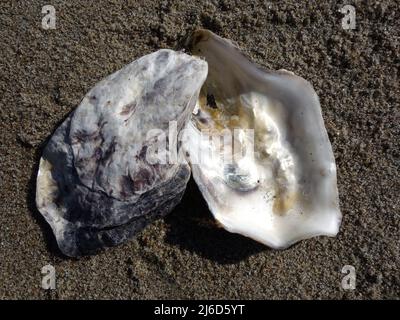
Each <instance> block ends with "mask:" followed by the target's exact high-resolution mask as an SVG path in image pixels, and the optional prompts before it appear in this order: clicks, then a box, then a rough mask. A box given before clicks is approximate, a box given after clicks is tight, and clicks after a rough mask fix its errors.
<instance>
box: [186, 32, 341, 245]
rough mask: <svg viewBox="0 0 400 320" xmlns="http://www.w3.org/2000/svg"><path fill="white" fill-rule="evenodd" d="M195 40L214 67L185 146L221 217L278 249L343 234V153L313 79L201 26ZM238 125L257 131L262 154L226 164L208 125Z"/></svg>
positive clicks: (217, 130) (242, 138)
mask: <svg viewBox="0 0 400 320" xmlns="http://www.w3.org/2000/svg"><path fill="white" fill-rule="evenodd" d="M190 46H191V51H192V53H193V54H194V55H198V56H201V57H204V58H205V60H206V61H207V63H208V68H209V73H208V77H207V80H206V82H205V84H204V86H203V88H202V92H201V94H200V98H199V101H198V104H197V106H196V111H195V113H194V114H193V116H192V121H191V123H190V124H189V125H188V128H187V129H186V132H185V135H184V137H185V140H186V143H185V144H184V145H185V148H186V150H187V152H188V154H189V159H190V162H191V167H192V173H193V176H194V179H195V181H196V182H197V184H198V186H199V189H200V191H201V192H202V194H203V196H204V198H205V199H206V201H207V203H208V205H209V208H210V210H211V212H212V213H213V215H214V216H215V218H216V219H217V220H218V221H219V222H220V224H221V225H222V226H223V227H224V228H225V229H226V230H228V231H230V232H235V233H239V234H242V235H244V236H247V237H250V238H253V239H254V240H256V241H259V242H261V243H263V244H265V245H268V246H270V247H272V248H286V247H288V246H290V245H291V244H293V243H295V242H297V241H299V240H302V239H305V238H309V237H313V236H318V235H327V236H335V235H336V234H337V232H338V230H339V226H340V222H341V212H340V209H339V201H338V191H337V185H336V166H335V159H334V156H333V152H332V148H331V145H330V142H329V139H328V135H327V132H326V129H325V127H324V123H323V119H322V115H321V108H320V103H319V99H318V96H317V94H316V93H315V91H314V89H313V88H312V86H311V84H310V83H309V82H307V81H306V80H304V79H303V78H301V77H298V76H296V75H294V74H293V73H290V72H285V71H278V72H273V71H263V70H261V69H260V68H259V67H257V66H256V65H255V64H253V63H251V62H250V61H249V60H248V59H247V58H245V57H244V56H243V55H242V54H241V53H240V52H239V51H238V49H237V48H236V47H235V46H233V45H232V43H231V42H229V41H228V40H226V39H223V38H221V37H218V36H216V35H215V34H213V33H211V32H209V31H206V30H198V31H196V32H195V33H194V35H193V37H192V40H191V44H190ZM234 128H241V129H254V132H253V133H254V140H253V139H250V140H251V141H252V142H253V145H252V146H253V147H254V151H255V152H254V155H253V156H252V154H251V153H250V154H249V153H246V154H245V156H243V157H241V158H240V157H239V160H237V161H236V160H235V158H233V161H232V162H231V163H226V161H224V158H223V157H222V154H223V151H221V148H220V145H219V144H218V143H213V142H212V141H211V142H210V141H208V140H205V139H204V137H203V138H202V134H201V132H203V133H204V131H201V130H208V133H210V135H211V136H214V137H215V136H218V135H220V134H221V132H222V130H224V129H230V130H232V129H234ZM239 132H240V131H239ZM250 138H251V136H250ZM246 139H249V136H247V135H243V134H239V135H238V136H237V137H236V138H234V140H233V141H234V144H235V143H238V144H239V145H242V146H244V147H246V146H247V148H248V146H249V145H250V146H251V143H250V144H248V143H246ZM250 140H249V141H250ZM215 141H218V139H217V140H215ZM249 141H247V142H249ZM251 141H250V142H251ZM249 150H250V149H249ZM215 155H217V156H215Z"/></svg>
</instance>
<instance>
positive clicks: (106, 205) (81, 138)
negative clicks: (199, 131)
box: [36, 50, 207, 256]
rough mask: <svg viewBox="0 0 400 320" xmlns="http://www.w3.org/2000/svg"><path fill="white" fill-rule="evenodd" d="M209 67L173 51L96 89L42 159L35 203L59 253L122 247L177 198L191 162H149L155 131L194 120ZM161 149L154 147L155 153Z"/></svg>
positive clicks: (151, 57)
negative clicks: (54, 238)
mask: <svg viewBox="0 0 400 320" xmlns="http://www.w3.org/2000/svg"><path fill="white" fill-rule="evenodd" d="M206 75H207V63H206V62H204V61H203V60H201V59H199V58H195V57H192V56H189V55H187V54H184V53H180V52H175V51H172V50H159V51H157V52H155V53H152V54H149V55H146V56H144V57H142V58H140V59H138V60H136V61H134V62H132V63H130V64H129V65H127V66H125V67H124V68H122V69H121V70H119V71H117V72H115V73H114V74H112V75H110V76H108V77H107V78H105V79H104V80H102V81H101V82H99V83H98V84H97V85H96V86H95V87H94V88H92V89H91V90H90V91H89V92H88V93H87V95H86V96H85V97H84V98H83V100H82V102H81V103H80V105H79V107H78V108H77V109H76V110H75V111H74V112H73V113H71V115H70V116H69V117H68V118H67V119H66V120H65V121H64V123H63V124H62V125H61V126H60V127H59V128H58V129H57V130H56V131H55V133H54V135H53V136H52V138H51V139H50V141H49V143H48V144H47V146H46V148H45V150H44V152H43V156H42V158H41V160H40V167H39V173H38V177H37V193H36V203H37V207H38V209H39V211H40V212H41V213H42V214H43V216H44V217H45V219H46V220H47V222H48V223H49V224H50V226H51V227H52V229H53V232H54V234H55V236H56V239H57V242H58V245H59V247H60V249H61V251H62V252H63V253H64V254H66V255H69V256H80V255H83V254H88V253H92V252H95V251H97V250H98V249H100V248H103V247H107V246H113V245H117V244H119V243H122V242H124V241H126V240H127V239H129V238H131V237H132V236H134V235H135V234H136V233H137V232H139V231H140V230H141V229H142V228H143V227H144V226H146V225H147V224H148V223H149V222H151V221H152V220H154V219H156V218H158V217H161V216H163V215H165V214H167V213H168V212H169V211H171V210H172V208H173V207H174V206H175V205H176V204H177V203H178V202H179V201H180V199H181V197H182V195H183V192H184V190H185V187H186V183H187V181H188V179H189V176H190V168H189V166H188V164H187V163H184V162H183V163H182V162H180V163H159V162H156V163H154V164H151V163H149V162H148V161H147V160H148V159H147V158H146V155H147V152H146V151H147V150H148V149H149V148H152V147H154V144H155V143H156V142H157V141H154V140H153V139H151V138H148V136H147V134H148V132H149V130H151V129H158V130H161V131H162V132H166V136H168V133H167V131H168V127H169V122H170V121H176V124H177V131H178V132H179V131H180V130H181V129H182V128H183V127H184V126H185V125H186V124H187V122H188V121H189V118H190V115H191V113H192V111H193V108H194V106H195V104H196V101H197V99H198V94H199V91H200V88H201V85H202V84H203V82H204V80H205V78H206ZM156 149H157V148H156Z"/></svg>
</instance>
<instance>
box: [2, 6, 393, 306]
mask: <svg viewBox="0 0 400 320" xmlns="http://www.w3.org/2000/svg"><path fill="white" fill-rule="evenodd" d="M297 2H298V1H294V0H293V1H237V2H236V1H235V2H234V1H227V0H223V1H207V2H206V1H205V2H202V3H201V4H200V3H196V2H194V1H193V2H189V1H161V2H158V1H154V0H147V1H131V0H128V1H122V0H110V1H104V0H101V1H87V0H70V1H58V0H51V1H48V0H46V1H36V0H35V1H34V0H30V1H27V0H26V1H16V0H13V1H1V4H0V39H1V42H0V53H1V55H0V56H1V62H0V67H1V69H0V70H1V72H0V99H1V106H0V117H1V119H0V132H1V135H0V157H1V158H0V160H1V161H0V183H1V190H0V195H1V198H0V199H1V201H0V298H2V299H20V298H22V299H28V298H29V299H37V298H38V299H80V298H90V299H92V298H110V299H122V298H128V299H148V298H155V299H165V298H178V299H180V298H188V299H200V298H227V299H230V298H242V299H286V298H288V299H300V298H303V299H311V298H317V299H327V298H335V299H354V298H355V299H371V298H374V299H387V298H399V296H400V272H399V265H400V255H399V240H400V232H399V231H400V230H399V228H400V219H399V213H400V210H399V209H400V204H399V193H400V185H399V120H400V111H399V100H400V89H399V66H400V60H399V56H400V52H399V40H400V39H399V30H400V14H399V12H400V11H399V4H398V3H397V4H396V1H380V4H375V2H374V1H352V3H353V4H354V5H355V7H356V19H357V20H356V29H355V30H343V29H342V27H341V20H342V17H343V15H342V14H341V13H340V12H338V10H339V9H340V7H341V6H342V1H338V2H336V1H331V2H329V3H328V2H327V3H326V4H322V2H323V1H318V2H317V1H315V2H314V1H313V2H312V3H308V1H304V2H302V3H301V4H299V3H297ZM49 3H51V4H53V5H54V6H55V8H56V10H57V11H56V17H57V21H56V29H55V30H43V29H42V28H41V20H42V17H43V16H44V15H43V14H41V8H42V6H43V5H45V4H49ZM196 27H203V28H208V29H210V30H212V31H214V32H216V33H218V34H219V35H221V36H224V37H228V38H230V39H232V40H233V41H234V42H236V43H237V44H238V45H239V46H240V47H241V48H242V49H243V50H244V51H245V53H246V54H247V55H248V56H249V57H250V58H251V59H253V60H254V61H255V62H257V63H258V64H260V65H261V66H262V67H264V68H268V69H281V68H284V69H288V70H291V71H294V72H295V73H296V74H299V75H301V76H302V77H304V78H306V79H307V80H309V81H310V82H311V83H312V84H313V86H314V88H315V90H316V92H317V93H318V95H319V96H320V98H321V107H322V112H323V117H324V120H325V125H326V128H327V130H328V133H329V137H330V140H331V142H332V145H333V149H334V153H335V157H336V162H337V166H338V187H339V193H340V204H341V209H342V212H343V224H342V226H341V230H340V233H339V234H338V236H337V237H336V238H328V237H317V238H313V239H309V240H305V241H302V242H300V243H298V244H297V245H294V246H293V247H291V248H289V249H287V250H284V251H274V250H271V249H268V248H267V247H264V246H262V245H260V244H257V243H255V242H253V241H251V240H249V239H247V238H244V237H241V236H239V235H234V234H230V233H228V232H226V231H223V230H221V229H218V228H217V227H216V226H215V223H214V221H213V218H212V216H211V214H210V212H209V211H208V209H207V206H206V204H205V203H204V201H203V200H202V198H201V196H200V194H199V191H198V189H197V187H196V186H195V184H194V183H193V181H191V182H190V184H189V186H188V191H187V192H186V194H185V197H184V201H183V202H182V204H181V205H179V207H177V208H176V209H175V210H174V212H173V213H171V214H170V215H169V216H168V217H167V218H165V219H164V220H159V221H158V222H156V223H155V224H153V225H151V226H149V227H148V228H146V229H145V230H144V231H143V232H142V233H141V234H140V236H138V237H137V239H135V240H132V241H130V242H128V243H126V244H125V245H122V246H120V247H116V248H112V249H108V250H106V251H105V252H103V253H101V254H99V255H96V256H91V257H84V258H81V259H79V260H76V259H68V258H65V257H63V256H62V255H61V254H60V252H59V251H58V249H57V245H56V243H55V240H54V237H53V235H52V233H51V231H50V229H49V227H48V225H47V224H46V223H45V221H44V219H43V218H42V217H41V215H40V214H39V213H38V211H37V210H36V207H35V201H34V200H35V176H36V173H37V167H38V160H39V158H40V154H41V150H42V148H43V145H44V143H45V141H46V139H47V138H48V137H49V136H50V135H51V133H52V132H53V131H54V129H55V128H56V127H57V126H58V124H59V123H60V122H61V121H62V120H63V119H64V118H65V116H66V115H67V114H68V113H69V112H70V111H71V110H73V109H74V108H75V107H76V106H77V105H78V104H79V102H80V99H81V98H82V97H83V96H84V94H85V93H86V92H87V91H88V90H89V89H90V88H91V87H92V86H93V85H94V84H95V83H96V82H98V81H99V80H101V79H102V78H103V77H105V76H106V75H108V74H110V73H112V72H114V71H116V70H118V69H119V68H121V67H122V66H124V65H125V64H127V63H128V62H130V61H132V60H134V59H136V58H138V57H140V56H142V55H144V54H146V53H150V52H152V51H154V50H156V49H158V48H179V45H180V44H181V43H182V39H184V37H185V35H187V34H188V33H189V32H190V31H191V30H193V29H194V28H196ZM47 264H52V265H53V266H54V267H55V269H56V277H57V282H56V285H57V289H56V290H53V291H45V290H43V289H42V288H41V277H42V275H41V269H42V267H43V266H45V265H47ZM344 265H353V266H354V267H355V270H356V275H357V278H356V289H355V290H344V289H343V288H342V287H341V279H342V277H343V276H344V274H342V273H341V270H342V268H343V266H344Z"/></svg>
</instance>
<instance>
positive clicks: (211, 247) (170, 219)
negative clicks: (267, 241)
mask: <svg viewBox="0 0 400 320" xmlns="http://www.w3.org/2000/svg"><path fill="white" fill-rule="evenodd" d="M165 222H166V223H167V224H168V232H167V235H166V241H167V242H168V243H170V244H172V245H177V246H179V247H180V248H182V249H186V250H189V251H191V252H194V253H197V254H199V255H201V256H202V257H204V258H207V259H210V260H213V261H216V262H218V263H220V264H230V263H235V262H238V261H241V260H243V259H245V258H247V257H249V256H251V255H253V254H256V253H258V252H261V251H265V250H268V248H267V247H265V246H264V245H261V244H259V243H257V242H255V241H253V240H251V239H249V238H246V237H243V236H241V235H238V234H234V233H230V232H228V231H226V230H224V229H222V228H221V227H219V226H218V225H217V223H216V222H215V220H214V218H213V216H212V214H211V212H210V210H209V209H208V206H207V203H206V202H205V200H204V199H203V196H202V195H201V193H200V190H199V189H198V187H197V185H196V183H195V182H194V180H193V178H190V180H189V183H188V185H187V188H186V192H185V194H184V196H183V199H182V201H181V203H180V204H179V205H178V206H177V207H176V208H175V209H174V210H173V211H172V213H171V214H169V215H168V216H167V217H166V218H165Z"/></svg>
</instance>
